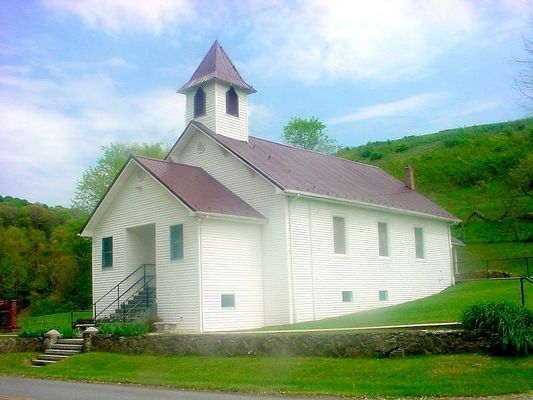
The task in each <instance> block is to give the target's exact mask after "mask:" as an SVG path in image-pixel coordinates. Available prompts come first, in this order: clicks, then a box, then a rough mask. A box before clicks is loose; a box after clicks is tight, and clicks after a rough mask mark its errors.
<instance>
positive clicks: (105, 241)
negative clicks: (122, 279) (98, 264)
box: [102, 237, 113, 268]
mask: <svg viewBox="0 0 533 400" xmlns="http://www.w3.org/2000/svg"><path fill="white" fill-rule="evenodd" d="M112 266H113V237H105V238H102V268H105V267H112Z"/></svg>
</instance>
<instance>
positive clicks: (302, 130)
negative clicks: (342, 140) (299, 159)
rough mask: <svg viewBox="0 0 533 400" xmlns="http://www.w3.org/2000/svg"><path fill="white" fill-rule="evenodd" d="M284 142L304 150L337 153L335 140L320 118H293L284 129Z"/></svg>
mask: <svg viewBox="0 0 533 400" xmlns="http://www.w3.org/2000/svg"><path fill="white" fill-rule="evenodd" d="M282 140H283V142H285V143H288V144H291V145H293V146H296V147H300V148H302V149H308V150H314V151H319V152H321V153H328V154H332V153H335V152H336V151H337V148H338V145H337V142H336V141H335V139H333V138H331V137H329V136H328V135H327V133H326V125H324V124H323V123H322V122H321V121H320V120H319V119H318V118H315V117H312V118H310V119H304V118H298V117H296V118H293V119H291V120H290V121H289V122H288V123H287V125H285V127H284V128H283V136H282Z"/></svg>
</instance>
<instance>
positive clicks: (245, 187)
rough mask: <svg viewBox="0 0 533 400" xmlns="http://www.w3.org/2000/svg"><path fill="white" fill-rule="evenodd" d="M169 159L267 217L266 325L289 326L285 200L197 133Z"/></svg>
mask: <svg viewBox="0 0 533 400" xmlns="http://www.w3.org/2000/svg"><path fill="white" fill-rule="evenodd" d="M200 142H201V143H203V144H204V145H205V151H203V152H199V151H198V148H199V147H198V144H199V143H200ZM200 148H202V149H203V148H204V147H203V146H200ZM172 159H173V160H174V161H176V162H179V163H184V164H190V165H195V166H199V167H201V168H203V169H204V170H206V171H207V172H208V173H209V174H211V175H212V176H213V177H215V178H216V179H217V180H218V181H219V182H221V183H222V184H223V185H225V186H226V187H227V188H228V189H230V190H231V191H233V192H234V193H235V194H237V195H238V196H240V197H241V198H242V199H243V200H244V201H246V202H247V203H248V204H250V205H251V206H252V207H254V208H255V209H256V210H257V211H259V212H260V213H261V214H263V216H265V217H266V219H267V222H266V224H264V225H262V227H261V230H262V259H263V271H264V303H265V324H266V325H276V324H285V323H288V322H289V283H288V278H287V274H288V272H287V256H288V255H287V240H286V236H285V235H286V232H287V231H286V226H285V225H286V221H287V220H286V217H285V215H286V214H285V213H286V210H285V208H286V201H287V200H286V198H285V196H283V195H281V194H277V193H276V191H275V189H274V186H273V185H272V184H271V183H270V182H268V181H267V180H266V179H264V178H263V177H262V176H260V175H259V174H257V173H255V172H254V171H252V170H251V169H250V168H249V167H247V166H246V165H244V163H242V161H240V160H238V159H237V158H236V157H234V156H233V155H231V154H230V153H228V152H227V151H225V150H223V149H222V148H221V147H220V145H218V144H217V143H216V142H214V141H213V140H212V139H210V138H209V137H208V136H206V135H204V134H202V133H200V132H198V133H196V134H195V135H194V137H192V139H191V140H190V141H189V143H188V144H187V146H186V148H185V149H183V151H182V152H181V153H178V152H177V151H176V152H175V153H174V154H172Z"/></svg>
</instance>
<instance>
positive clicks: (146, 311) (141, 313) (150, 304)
mask: <svg viewBox="0 0 533 400" xmlns="http://www.w3.org/2000/svg"><path fill="white" fill-rule="evenodd" d="M155 297H156V295H155V288H154V287H149V286H147V287H145V288H143V289H141V290H140V291H139V292H137V293H136V294H135V295H134V296H133V297H131V298H130V299H128V300H127V301H126V302H124V303H122V304H121V305H120V307H119V308H117V309H115V311H114V313H113V314H111V315H110V316H109V317H108V318H106V319H105V320H102V322H104V321H105V322H135V321H139V320H141V319H145V318H146V317H147V316H149V315H156V314H157V306H156V302H155Z"/></svg>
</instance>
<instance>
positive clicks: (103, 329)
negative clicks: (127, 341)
mask: <svg viewBox="0 0 533 400" xmlns="http://www.w3.org/2000/svg"><path fill="white" fill-rule="evenodd" d="M98 330H99V331H100V333H102V334H104V335H111V336H115V337H121V336H142V335H146V334H147V333H148V332H149V331H150V328H149V326H148V324H146V323H144V322H127V323H120V322H119V323H109V324H101V325H99V326H98Z"/></svg>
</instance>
